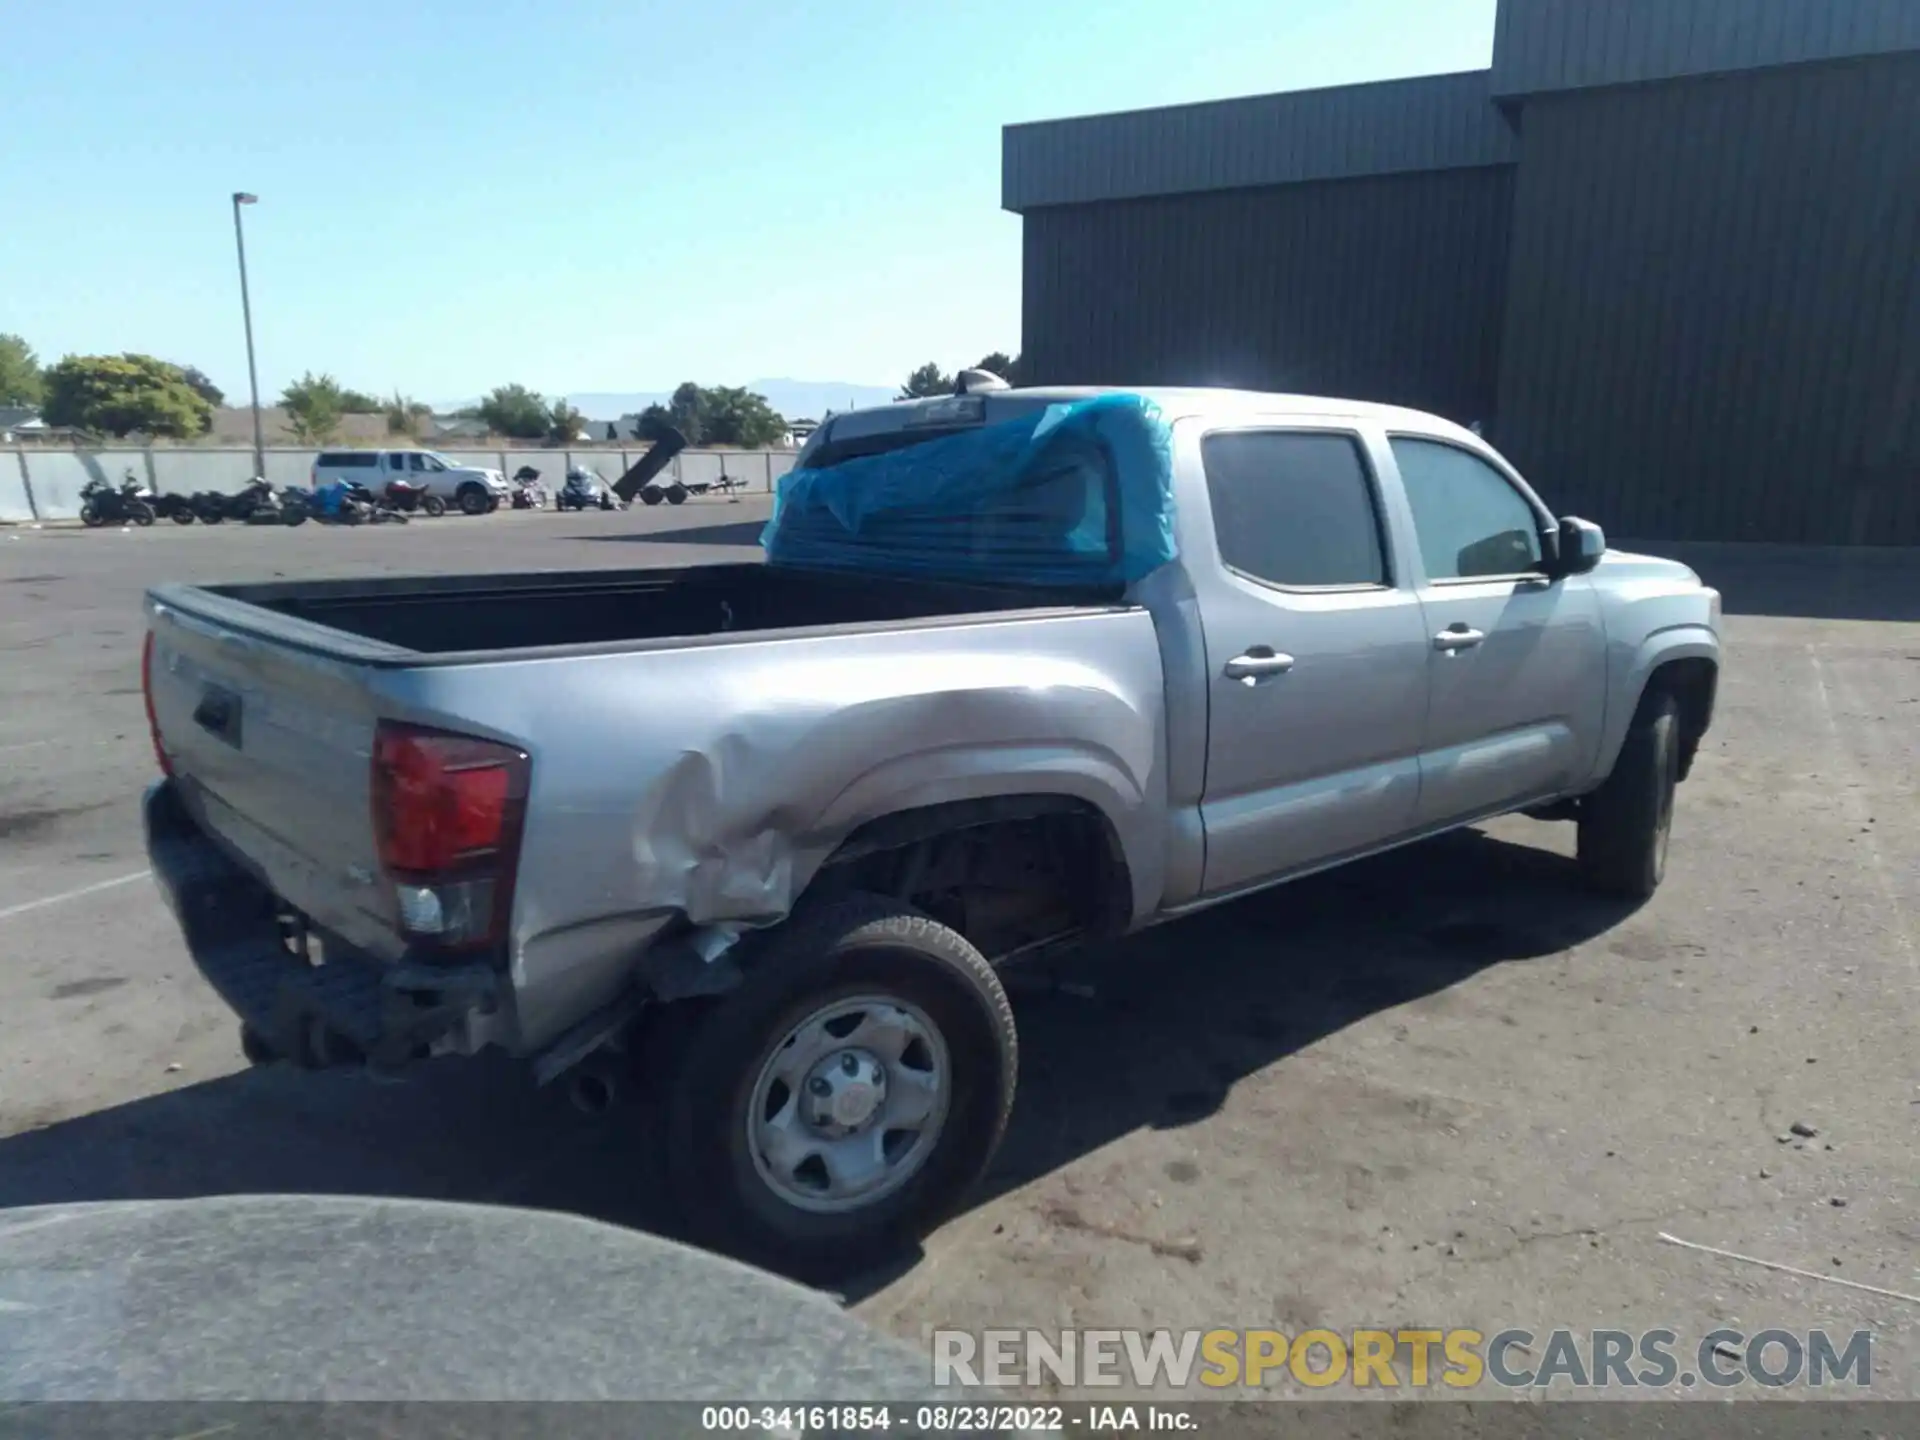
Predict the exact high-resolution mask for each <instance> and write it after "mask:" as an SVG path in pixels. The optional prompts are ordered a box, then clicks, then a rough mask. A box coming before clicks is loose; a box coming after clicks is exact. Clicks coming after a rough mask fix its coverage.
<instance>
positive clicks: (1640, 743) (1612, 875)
mask: <svg viewBox="0 0 1920 1440" xmlns="http://www.w3.org/2000/svg"><path fill="white" fill-rule="evenodd" d="M1679 783H1680V707H1679V706H1678V705H1677V704H1676V703H1675V702H1674V698H1673V697H1672V696H1671V695H1665V694H1659V693H1655V694H1650V695H1647V696H1645V697H1643V698H1642V699H1641V701H1640V708H1639V709H1638V710H1637V711H1636V712H1635V713H1634V717H1633V724H1632V725H1631V726H1630V727H1629V729H1628V730H1627V738H1626V740H1625V741H1624V742H1622V744H1621V746H1620V756H1619V758H1618V759H1617V760H1615V761H1614V762H1613V773H1612V774H1611V775H1609V776H1607V779H1606V782H1605V783H1604V784H1603V785H1601V787H1600V788H1599V789H1598V790H1595V791H1594V792H1593V793H1592V794H1591V795H1589V796H1587V797H1586V798H1585V799H1584V800H1582V801H1581V802H1580V836H1579V849H1578V854H1579V864H1580V870H1581V873H1582V874H1583V875H1584V876H1585V877H1586V879H1587V882H1588V883H1589V884H1591V885H1592V886H1593V887H1594V888H1595V889H1597V890H1600V891H1603V892H1604V893H1606V894H1609V895H1617V896H1619V897H1621V898H1622V899H1627V900H1645V899H1647V898H1648V897H1649V896H1651V895H1652V894H1653V892H1654V891H1655V890H1657V889H1659V888H1660V882H1661V881H1662V880H1663V879H1665V878H1666V873H1667V843H1668V838H1669V836H1670V834H1671V832H1672V829H1673V798H1674V791H1675V789H1676V787H1677V786H1678V785H1679Z"/></svg>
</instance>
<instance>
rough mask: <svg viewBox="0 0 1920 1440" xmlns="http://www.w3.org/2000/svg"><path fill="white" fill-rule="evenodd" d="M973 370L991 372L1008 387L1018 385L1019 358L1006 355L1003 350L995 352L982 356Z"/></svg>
mask: <svg viewBox="0 0 1920 1440" xmlns="http://www.w3.org/2000/svg"><path fill="white" fill-rule="evenodd" d="M973 368H974V369H976V370H991V371H992V372H993V373H994V374H995V375H998V376H999V377H1000V378H1001V379H1002V380H1004V381H1006V382H1007V383H1008V384H1009V385H1018V384H1019V383H1020V357H1019V356H1018V355H1008V354H1007V352H1006V351H1004V350H995V351H994V352H993V353H992V354H991V355H982V356H981V357H980V359H979V361H978V362H977V363H975V365H974V367H973Z"/></svg>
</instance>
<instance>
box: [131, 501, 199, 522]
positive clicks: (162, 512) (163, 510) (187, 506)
mask: <svg viewBox="0 0 1920 1440" xmlns="http://www.w3.org/2000/svg"><path fill="white" fill-rule="evenodd" d="M143 498H144V497H143ZM194 499H195V497H194V496H192V495H155V496H154V497H153V498H152V499H150V500H148V501H147V503H148V504H149V505H151V506H152V507H153V513H154V514H156V515H158V516H159V517H160V518H161V519H162V520H171V521H173V523H174V524H176V525H191V524H193V522H194V521H195V520H197V519H199V518H200V517H199V512H198V511H196V510H195V509H194Z"/></svg>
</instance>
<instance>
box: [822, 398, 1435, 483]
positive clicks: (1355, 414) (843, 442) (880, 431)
mask: <svg viewBox="0 0 1920 1440" xmlns="http://www.w3.org/2000/svg"><path fill="white" fill-rule="evenodd" d="M1115 394H1123V395H1144V396H1145V397H1146V398H1147V399H1149V400H1151V401H1153V403H1154V404H1156V405H1158V406H1159V407H1160V410H1161V413H1162V414H1163V415H1165V417H1166V418H1167V419H1168V420H1169V421H1173V420H1180V419H1183V418H1186V417H1188V416H1193V415H1207V416H1220V417H1223V418H1225V417H1233V416H1252V415H1260V416H1264V417H1270V418H1275V419H1300V420H1308V419H1315V418H1327V417H1342V418H1350V419H1367V420H1372V421H1375V422H1376V423H1379V424H1382V425H1388V426H1392V427H1393V428H1396V429H1407V430H1413V431H1417V432H1419V433H1422V434H1429V435H1439V436H1446V437H1448V438H1453V439H1461V438H1470V436H1471V432H1469V431H1468V430H1467V429H1465V428H1464V427H1462V426H1459V425H1455V424H1454V423H1453V422H1452V421H1450V420H1445V419H1443V418H1441V417H1440V416H1438V415H1433V414H1429V413H1427V412H1426V411H1423V410H1410V409H1407V408H1406V407H1404V406H1399V405H1384V404H1380V403H1377V402H1374V401H1369V400H1341V399H1333V398H1329V397H1326V396H1320V395H1292V394H1278V393H1272V392H1268V391H1263V390H1234V389H1228V388H1224V387H1214V386H1178V385H1045V386H1033V387H1030V388H1024V389H1009V390H989V391H983V392H979V393H975V394H971V395H933V396H927V397H924V398H920V399H914V400H896V401H894V402H893V403H892V404H890V405H876V406H874V407H872V408H870V409H866V410H849V411H846V412H844V413H842V414H839V415H835V416H834V417H833V418H832V419H831V420H828V421H827V422H826V423H825V424H823V425H822V426H821V427H820V428H819V429H818V430H816V431H815V432H814V433H813V435H812V436H811V437H810V438H809V439H808V441H807V443H806V445H805V446H804V447H803V448H802V450H801V452H800V455H799V459H798V462H797V463H798V466H799V467H800V468H802V469H819V468H822V467H824V466H827V465H835V464H839V463H840V462H841V461H843V460H851V459H854V458H856V457H858V456H861V455H871V454H878V453H881V452H884V451H887V450H893V449H899V448H902V447H903V446H906V445H912V444H916V443H918V441H919V440H921V439H933V438H934V437H936V436H939V435H950V434H953V433H954V432H955V431H957V430H967V429H972V428H974V427H976V426H980V425H989V424H992V423H994V422H996V421H1000V420H1012V419H1015V418H1016V417H1018V416H1021V415H1025V414H1029V413H1031V412H1032V411H1033V410H1035V409H1044V408H1045V407H1047V406H1049V405H1071V404H1073V403H1074V402H1075V401H1078V400H1091V399H1093V398H1094V397H1096V396H1099V395H1115Z"/></svg>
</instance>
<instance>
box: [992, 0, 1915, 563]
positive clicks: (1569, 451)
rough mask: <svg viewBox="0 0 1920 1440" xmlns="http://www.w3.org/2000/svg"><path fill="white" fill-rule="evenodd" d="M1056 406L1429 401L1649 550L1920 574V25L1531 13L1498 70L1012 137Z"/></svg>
mask: <svg viewBox="0 0 1920 1440" xmlns="http://www.w3.org/2000/svg"><path fill="white" fill-rule="evenodd" d="M1003 190H1004V203H1005V204H1006V206H1007V208H1008V209H1011V210H1014V211H1017V212H1019V213H1020V214H1021V215H1022V217H1023V222H1024V231H1025V238H1024V277H1023V280H1024V289H1023V310H1024V313H1023V331H1024V334H1023V337H1022V338H1023V365H1024V367H1025V368H1026V369H1027V371H1028V373H1029V374H1030V375H1031V377H1032V378H1033V379H1035V380H1037V381H1041V382H1052V381H1082V382H1107V383H1123V384H1124V383H1140V384H1146V383H1184V384H1234V385H1247V386H1252V387H1256V388H1261V389H1285V390H1299V391H1319V392H1323V393H1329V394H1340V395H1351V396H1358V397H1362V398H1369V399H1380V400H1389V401H1395V402H1399V403H1403V404H1410V405H1415V406H1418V407H1420V408H1422V409H1427V410H1434V411H1437V412H1439V413H1441V414H1445V415H1449V416H1451V417H1453V418H1455V419H1457V420H1461V421H1463V422H1465V421H1474V420H1479V421H1482V422H1485V424H1486V425H1487V428H1488V432H1489V434H1490V435H1491V436H1492V438H1494V439H1495V440H1496V442H1497V443H1499V444H1500V446H1501V447H1502V449H1503V450H1505V451H1506V453H1507V454H1509V455H1510V456H1511V457H1512V458H1513V459H1514V461H1515V462H1516V463H1517V464H1519V465H1520V466H1521V467H1522V469H1523V470H1525V471H1526V473H1527V474H1528V475H1529V477H1530V478H1531V479H1533V480H1534V482H1535V483H1536V484H1537V485H1538V486H1540V487H1541V489H1542V490H1543V492H1544V493H1545V494H1546V495H1547V496H1548V497H1549V498H1550V499H1551V500H1552V501H1553V502H1554V503H1555V504H1556V505H1557V506H1558V507H1559V508H1560V509H1562V510H1570V511H1575V512H1579V513H1586V514H1590V515H1592V516H1593V517H1595V518H1597V519H1600V520H1601V521H1602V522H1603V523H1605V524H1606V525H1608V526H1609V528H1611V529H1612V530H1614V531H1615V532H1616V533H1619V534H1623V535H1634V536H1639V537H1645V538H1663V539H1690V540H1699V539H1721V540H1770V541H1787V542H1814V543H1840V544H1849V543H1851V544H1859V543H1878V544H1908V545H1913V544H1920V0H1501V3H1500V10H1499V19H1498V22H1497V25H1496V31H1495V43H1494V63H1493V66H1492V68H1491V69H1490V70H1487V71H1478V72H1473V73H1470V74H1464V75H1441V76H1433V77H1428V78H1422V79H1418V80H1408V81H1394V82H1388V83H1385V84H1379V85H1362V86H1345V87H1341V88H1339V89H1332V90H1319V91H1308V92H1301V93H1298V94H1288V95H1274V96H1263V97H1258V98H1255V99H1249V100H1232V101H1223V102H1217V103H1214V104H1207V105H1193V106H1182V107H1176V108H1173V109H1167V110H1155V111H1141V112H1136V113H1131V114H1125V115H1110V116H1094V117H1087V118H1082V119H1073V120H1061V121H1049V122H1044V123H1041V124H1035V125H1019V126H1011V127H1008V129H1007V131H1006V134H1005V142H1004V176H1003Z"/></svg>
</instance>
